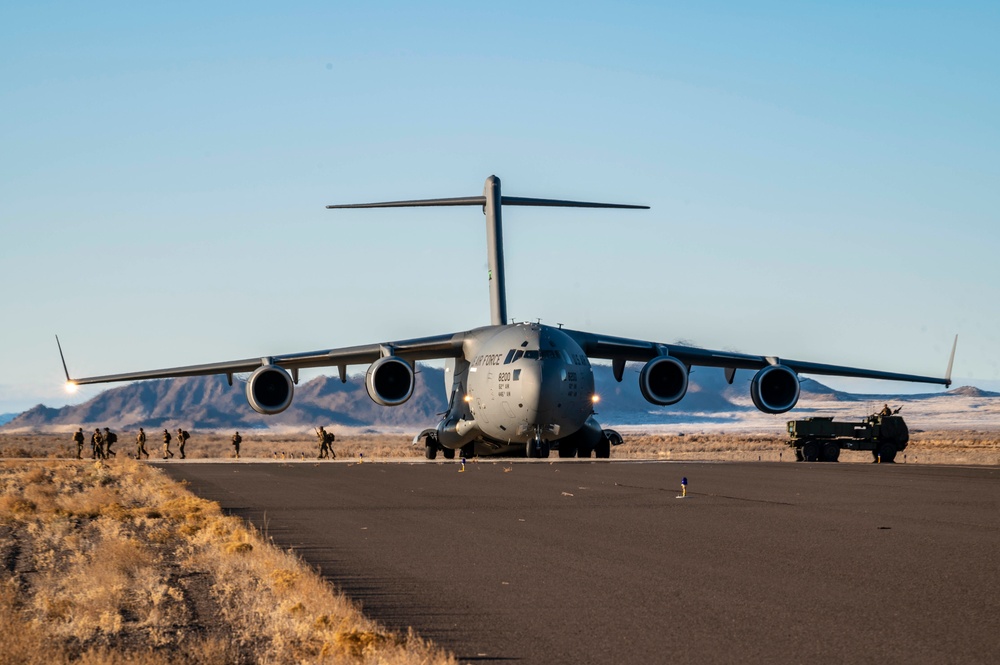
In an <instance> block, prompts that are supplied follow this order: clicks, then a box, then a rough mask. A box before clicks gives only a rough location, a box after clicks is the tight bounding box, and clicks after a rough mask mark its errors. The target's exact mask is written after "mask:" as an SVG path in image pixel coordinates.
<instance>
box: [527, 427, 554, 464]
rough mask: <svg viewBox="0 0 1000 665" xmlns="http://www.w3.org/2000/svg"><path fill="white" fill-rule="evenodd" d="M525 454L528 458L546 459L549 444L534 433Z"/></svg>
mask: <svg viewBox="0 0 1000 665" xmlns="http://www.w3.org/2000/svg"><path fill="white" fill-rule="evenodd" d="M526 452H527V454H528V457H538V458H540V459H546V458H548V456H549V442H548V441H546V440H545V439H543V438H542V435H541V434H538V433H536V434H535V436H534V437H532V438H531V440H530V441H528V445H527V449H526Z"/></svg>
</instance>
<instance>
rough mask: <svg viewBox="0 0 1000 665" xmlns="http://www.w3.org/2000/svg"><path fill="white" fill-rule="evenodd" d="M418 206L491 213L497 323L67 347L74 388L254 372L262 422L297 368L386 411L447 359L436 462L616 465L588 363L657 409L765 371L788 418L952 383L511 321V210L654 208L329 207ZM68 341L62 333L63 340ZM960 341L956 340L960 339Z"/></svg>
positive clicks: (496, 203)
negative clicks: (115, 350) (865, 388)
mask: <svg viewBox="0 0 1000 665" xmlns="http://www.w3.org/2000/svg"><path fill="white" fill-rule="evenodd" d="M417 206H479V207H482V209H483V212H484V214H485V216H486V239H487V253H488V268H489V290H490V310H491V311H490V315H491V322H490V325H488V326H483V327H480V328H474V329H472V330H467V331H464V332H457V333H448V334H444V335H435V336H432V337H422V338H418V339H406V340H396V341H387V342H380V343H376V344H367V345H363V346H352V347H345V348H337V349H326V350H322V351H313V352H308V353H291V354H284V355H274V356H265V357H262V358H248V359H245V360H233V361H228V362H219V363H208V364H204V365H190V366H186V367H173V368H167V369H157V370H150V371H139V372H128V373H124V374H109V375H106V376H94V377H87V378H81V379H72V378H70V375H69V371H68V369H66V360H65V357H63V355H62V347H61V346H60V347H59V353H60V357H61V358H62V361H63V370H64V371H65V373H66V380H67V382H69V383H70V384H75V385H85V384H95V383H106V382H113V381H135V380H142V379H159V378H170V377H184V376H199V375H209V374H225V375H226V376H227V377H228V379H229V384H230V385H232V383H233V376H234V375H235V374H246V373H249V378H247V379H246V398H247V401H248V402H249V404H250V407H251V408H252V409H253V410H255V411H257V412H258V413H262V414H276V413H281V412H282V411H284V410H285V409H287V408H288V406H289V405H290V404H291V402H292V395H293V393H294V387H295V385H296V384H297V383H298V377H299V370H301V369H303V368H312V367H337V368H338V370H339V374H340V379H341V381H344V382H346V381H347V367H348V366H350V365H368V370H367V373H366V375H365V386H366V388H367V390H368V395H369V396H370V397H371V399H372V400H374V401H375V402H376V403H378V404H381V405H383V406H390V407H391V406H398V405H400V404H403V403H404V402H406V401H407V400H408V399H409V398H410V396H411V395H412V394H413V387H414V365H415V363H416V362H417V361H422V360H432V359H439V360H440V359H443V360H445V362H446V371H445V379H446V382H447V389H448V395H449V400H448V409H447V411H446V412H445V413H444V415H443V417H442V419H441V421H440V422H439V423H438V424H437V426H436V427H433V428H429V429H425V430H424V431H422V432H421V433H420V434H418V435H417V437H416V438H415V439H414V443H415V444H419V443H421V442H422V443H423V444H424V446H425V451H426V456H427V458H428V459H435V458H436V456H437V454H438V452H441V453H442V455H443V456H444V457H445V458H449V459H451V458H454V456H455V453H456V451H461V454H462V455H464V456H471V455H474V454H476V455H486V454H522V455H523V454H527V456H528V457H548V456H549V454H550V451H551V450H552V449H555V450H557V451H558V454H559V456H560V457H590V456H591V455H596V456H597V457H609V456H610V452H611V446H613V445H617V444H619V443H621V442H622V437H621V436H620V435H618V433H617V432H615V431H613V430H610V429H604V428H602V427H601V425H600V424H599V423H598V422H597V420H595V418H594V415H595V411H594V407H595V399H596V396H595V394H594V373H593V370H592V368H591V364H590V360H591V359H593V358H597V359H603V360H610V361H611V365H612V368H613V374H614V377H615V379H616V380H618V381H621V380H622V377H623V373H624V369H625V363H627V362H641V363H644V364H643V367H642V369H641V371H640V372H639V388H640V390H641V392H642V395H643V397H645V398H646V400H648V401H649V402H650V403H652V404H656V405H659V406H668V405H671V404H675V403H677V402H679V401H680V400H681V399H682V398H683V397H684V394H685V393H686V392H687V389H688V374H689V373H690V371H691V368H692V367H695V366H701V367H718V368H722V369H723V370H724V371H725V376H726V379H727V380H728V382H729V383H730V384H731V383H732V382H733V378H734V376H735V373H736V370H738V369H748V370H756V374H755V375H754V377H753V380H752V381H751V382H750V397H751V399H752V401H753V404H754V405H755V406H756V407H757V408H758V409H760V410H761V411H763V412H765V413H773V414H778V413H784V412H786V411H788V410H790V409H791V408H793V407H794V406H795V404H796V402H797V401H798V399H799V374H800V373H805V374H814V375H815V374H822V375H834V376H845V377H859V378H871V379H887V380H893V381H912V382H921V383H933V384H941V385H944V386H949V385H951V367H952V362H953V361H954V356H955V348H954V346H953V347H952V352H951V359H950V360H949V362H948V369H947V372H946V375H945V377H944V378H936V377H929V376H915V375H911V374H899V373H894V372H884V371H877V370H869V369H859V368H853V367H841V366H837V365H825V364H820V363H813V362H804V361H800V360H788V359H786V358H777V357H772V356H755V355H746V354H742V353H732V352H728V351H712V350H709V349H702V348H698V347H692V346H681V345H677V344H665V343H660V342H655V341H647V340H638V339H627V338H622V337H610V336H607V335H600V334H596V333H589V332H581V331H577V330H568V329H564V328H562V327H552V326H548V325H542V324H541V323H512V322H509V321H508V319H507V298H506V291H505V281H504V260H503V233H502V224H501V209H502V207H503V206H549V207H583V208H631V209H648V206H638V205H624V204H612V203H588V202H582V201H561V200H553V199H535V198H522V197H514V196H504V195H502V194H501V192H500V179H499V178H497V177H496V176H490V177H489V178H487V179H486V185H485V188H484V190H483V194H482V196H471V197H459V198H446V199H423V200H415V201H390V202H383V203H362V204H350V205H331V206H327V208H331V209H343V208H395V207H417ZM56 341H57V343H58V337H57V339H56ZM957 341H958V340H957V337H956V343H957Z"/></svg>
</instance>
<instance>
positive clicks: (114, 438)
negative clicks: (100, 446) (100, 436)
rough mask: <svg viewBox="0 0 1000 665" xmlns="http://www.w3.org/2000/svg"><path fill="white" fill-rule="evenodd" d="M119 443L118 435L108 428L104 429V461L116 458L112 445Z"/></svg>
mask: <svg viewBox="0 0 1000 665" xmlns="http://www.w3.org/2000/svg"><path fill="white" fill-rule="evenodd" d="M113 443H118V435H117V434H115V433H114V432H112V431H111V430H110V429H108V428H107V427H105V428H104V459H108V458H109V457H116V456H117V455H116V454H115V451H113V450H112V449H111V444H113Z"/></svg>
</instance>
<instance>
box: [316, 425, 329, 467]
mask: <svg viewBox="0 0 1000 665" xmlns="http://www.w3.org/2000/svg"><path fill="white" fill-rule="evenodd" d="M316 438H317V439H319V457H317V458H316V459H326V458H328V457H329V456H330V453H331V452H333V450H332V449H331V448H330V443H331V442H332V441H333V435H332V434H329V433H327V431H326V430H325V429H323V426H322V425H321V426H319V427H317V428H316Z"/></svg>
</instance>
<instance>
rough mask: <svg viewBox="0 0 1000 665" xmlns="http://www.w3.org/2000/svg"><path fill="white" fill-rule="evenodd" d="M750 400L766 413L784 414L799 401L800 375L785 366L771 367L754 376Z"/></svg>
mask: <svg viewBox="0 0 1000 665" xmlns="http://www.w3.org/2000/svg"><path fill="white" fill-rule="evenodd" d="M750 398H751V399H753V405H754V406H756V407H757V408H758V409H760V410H761V411H763V412H764V413H784V412H785V411H788V410H789V409H791V408H792V407H794V406H795V404H796V403H797V402H798V401H799V375H798V374H796V373H795V372H794V371H792V370H791V369H789V368H787V367H785V366H784V365H769V366H768V367H765V368H764V369H762V370H760V371H759V372H757V373H756V374H755V375H754V377H753V381H752V382H751V383H750Z"/></svg>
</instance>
